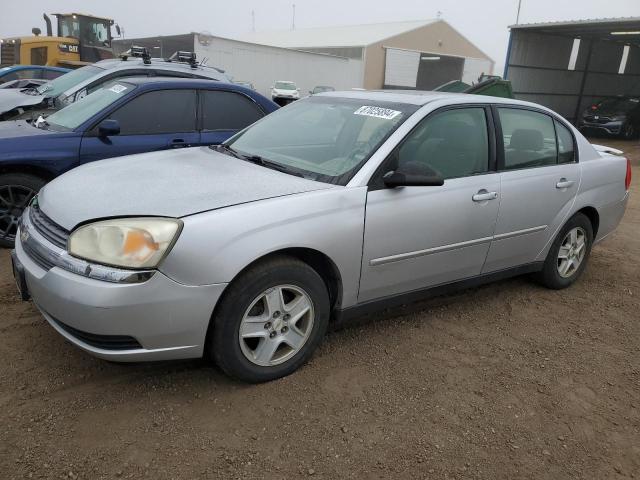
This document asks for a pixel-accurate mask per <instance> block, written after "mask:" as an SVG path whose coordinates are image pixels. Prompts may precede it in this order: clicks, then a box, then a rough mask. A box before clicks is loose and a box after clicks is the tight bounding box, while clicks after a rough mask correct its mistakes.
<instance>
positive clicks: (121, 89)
mask: <svg viewBox="0 0 640 480" xmlns="http://www.w3.org/2000/svg"><path fill="white" fill-rule="evenodd" d="M126 89H127V87H125V86H124V85H120V84H118V83H116V84H115V85H114V86H113V87H111V88H110V89H109V90H111V91H112V92H114V93H122V92H124V91H125V90H126Z"/></svg>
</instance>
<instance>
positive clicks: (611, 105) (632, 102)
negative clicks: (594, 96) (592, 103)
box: [596, 98, 640, 113]
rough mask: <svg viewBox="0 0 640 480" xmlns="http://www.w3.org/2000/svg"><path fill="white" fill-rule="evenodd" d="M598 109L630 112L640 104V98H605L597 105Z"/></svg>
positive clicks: (612, 111)
mask: <svg viewBox="0 0 640 480" xmlns="http://www.w3.org/2000/svg"><path fill="white" fill-rule="evenodd" d="M596 106H597V109H598V110H603V111H605V112H609V113H618V112H630V111H631V110H633V109H635V108H638V107H639V106H640V99H638V98H611V99H608V100H603V101H602V102H600V103H598V104H597V105H596Z"/></svg>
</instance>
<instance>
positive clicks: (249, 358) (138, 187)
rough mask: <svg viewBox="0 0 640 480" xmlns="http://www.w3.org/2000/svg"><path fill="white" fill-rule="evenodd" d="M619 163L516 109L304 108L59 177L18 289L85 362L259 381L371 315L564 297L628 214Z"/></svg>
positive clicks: (41, 211)
mask: <svg viewBox="0 0 640 480" xmlns="http://www.w3.org/2000/svg"><path fill="white" fill-rule="evenodd" d="M620 154H621V152H617V151H614V150H610V149H607V148H605V147H594V146H592V145H591V144H589V143H588V142H587V140H586V139H585V138H584V137H583V136H582V135H581V134H580V133H579V132H578V131H577V130H576V129H575V128H574V127H573V126H571V125H570V124H568V123H567V122H566V121H565V120H564V119H563V118H561V117H560V116H558V115H557V114H555V113H554V112H552V111H550V110H548V109H546V108H543V107H540V106H537V105H534V104H530V103H524V102H518V101H515V100H508V99H498V98H488V97H476V96H473V95H469V96H467V95H463V94H442V93H423V92H347V93H345V92H342V93H325V94H320V95H314V96H312V97H309V98H307V99H305V100H302V101H300V102H296V103H294V104H292V105H290V106H288V107H286V108H283V109H281V110H279V111H277V112H275V113H274V114H272V115H270V116H268V117H266V118H264V119H263V120H261V121H259V122H258V123H256V124H254V125H253V126H251V127H249V128H248V129H246V130H244V131H243V132H241V133H239V134H238V135H236V136H235V137H233V138H232V139H231V140H229V141H228V142H227V143H226V144H224V145H222V146H218V147H211V148H207V147H203V148H194V149H181V150H179V151H167V152H156V153H147V154H142V155H136V156H130V157H122V158H117V159H112V160H106V161H102V162H95V163H91V164H88V165H85V166H82V167H79V168H77V169H75V170H72V171H71V172H69V173H67V174H65V175H63V176H61V177H59V178H57V179H56V180H54V181H53V182H51V183H50V184H48V185H47V186H46V187H44V189H43V190H42V191H41V192H40V194H39V195H38V197H36V199H35V200H34V202H33V203H32V204H31V206H30V207H29V208H28V209H27V210H26V211H25V214H24V216H23V218H22V222H21V225H20V232H19V241H17V242H16V249H15V251H14V252H13V255H12V259H13V262H14V272H15V277H16V282H17V284H18V286H19V289H20V291H21V294H22V296H23V298H24V299H28V298H33V301H34V303H35V305H36V306H37V307H38V308H39V309H40V311H41V312H42V314H43V316H44V317H45V318H46V319H47V321H48V322H49V323H50V324H51V326H52V327H53V328H54V329H56V330H57V331H58V332H59V333H60V334H61V335H63V336H64V337H65V338H66V339H67V340H69V341H70V342H71V343H73V344H75V345H77V346H78V347H80V348H81V349H83V350H85V351H87V352H89V353H91V354H93V355H95V356H98V357H101V358H105V359H109V360H115V361H127V362H129V361H139V360H140V361H142V360H160V359H163V360H166V359H178V358H193V357H201V356H203V355H205V356H208V357H210V358H212V359H213V360H214V361H215V362H216V363H217V364H218V365H219V366H220V368H222V370H224V371H225V372H226V373H227V374H229V375H231V376H233V377H236V378H238V379H241V380H243V381H248V382H261V381H267V380H271V379H274V378H278V377H281V376H284V375H287V374H289V373H291V372H293V371H294V370H296V369H297V368H298V367H300V366H301V365H302V364H303V363H304V362H305V361H306V360H307V359H309V357H310V356H311V355H312V353H313V351H314V350H315V349H316V347H317V346H318V345H319V343H320V342H321V341H322V338H323V336H324V334H325V331H326V330H327V328H328V326H329V324H330V323H332V322H336V323H338V322H345V321H348V320H349V319H351V318H354V317H356V316H358V315H361V314H363V313H365V312H367V311H370V310H372V309H379V308H382V307H390V306H393V305H397V304H400V303H406V302H408V301H411V300H413V299H417V298H423V297H424V296H426V295H433V294H435V293H440V292H443V291H448V290H451V289H455V288H461V287H465V286H470V285H477V284H479V283H482V282H486V281H490V280H494V279H498V278H505V277H508V276H513V275H519V274H525V273H534V274H535V277H536V278H537V279H538V280H539V281H540V282H541V283H543V284H544V285H546V286H547V287H550V288H555V289H561V288H565V287H568V286H570V285H571V284H572V283H573V282H575V281H576V279H578V277H579V276H580V274H581V273H582V272H583V270H584V268H585V266H586V264H587V260H588V258H589V253H590V251H591V248H592V246H593V245H594V244H595V243H597V242H599V241H601V240H603V239H604V238H605V237H606V236H607V235H609V234H610V233H611V232H612V231H613V230H614V229H615V228H616V226H617V225H618V223H619V222H620V220H621V218H622V216H623V214H624V211H625V207H626V204H627V199H628V196H629V185H630V181H631V167H630V164H629V162H628V160H627V159H625V158H624V157H623V156H621V155H620ZM612 273H613V272H612Z"/></svg>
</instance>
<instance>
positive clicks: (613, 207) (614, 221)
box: [593, 192, 629, 244]
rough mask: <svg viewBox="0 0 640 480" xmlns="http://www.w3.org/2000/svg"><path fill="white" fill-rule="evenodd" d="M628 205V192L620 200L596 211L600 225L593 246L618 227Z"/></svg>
mask: <svg viewBox="0 0 640 480" xmlns="http://www.w3.org/2000/svg"><path fill="white" fill-rule="evenodd" d="M627 203H629V192H626V193H625V195H624V197H623V198H622V200H620V201H617V202H614V203H610V204H608V205H605V206H604V207H602V208H599V209H598V214H599V217H600V225H599V228H598V234H597V235H596V238H595V240H594V242H593V243H594V244H596V243H599V242H601V241H602V240H604V239H605V238H606V237H607V236H609V235H610V234H611V233H613V231H614V230H615V229H616V228H617V227H618V225H619V224H620V222H621V221H622V217H624V212H625V211H626V209H627Z"/></svg>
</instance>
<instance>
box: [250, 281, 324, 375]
mask: <svg viewBox="0 0 640 480" xmlns="http://www.w3.org/2000/svg"><path fill="white" fill-rule="evenodd" d="M314 318H315V314H314V308H313V302H312V300H311V297H310V296H309V295H308V294H307V293H306V292H305V291H304V290H303V289H301V288H299V287H296V286H294V285H278V286H276V287H273V288H269V289H268V290H266V291H264V292H262V293H261V294H260V295H258V296H257V297H256V298H255V299H254V300H253V302H251V304H250V306H249V308H247V310H246V312H245V314H244V317H243V318H242V322H241V323H240V329H239V331H238V340H239V341H240V348H241V350H242V353H243V354H244V356H245V357H246V358H247V359H248V360H249V361H250V362H252V363H254V364H256V365H260V366H263V367H270V366H274V365H279V364H281V363H283V362H286V361H287V360H289V359H290V358H292V357H294V356H295V355H296V354H297V353H298V352H299V351H300V349H302V347H303V346H304V344H305V343H306V342H307V340H308V339H309V336H310V335H311V331H312V330H313V323H314Z"/></svg>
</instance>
